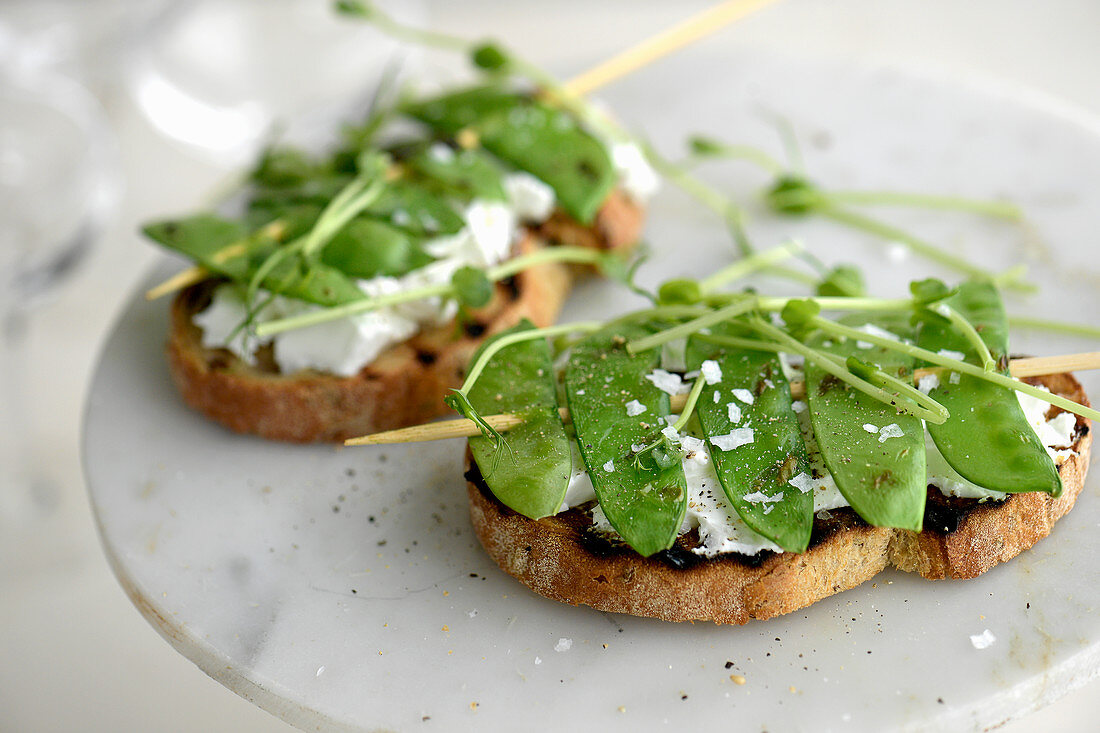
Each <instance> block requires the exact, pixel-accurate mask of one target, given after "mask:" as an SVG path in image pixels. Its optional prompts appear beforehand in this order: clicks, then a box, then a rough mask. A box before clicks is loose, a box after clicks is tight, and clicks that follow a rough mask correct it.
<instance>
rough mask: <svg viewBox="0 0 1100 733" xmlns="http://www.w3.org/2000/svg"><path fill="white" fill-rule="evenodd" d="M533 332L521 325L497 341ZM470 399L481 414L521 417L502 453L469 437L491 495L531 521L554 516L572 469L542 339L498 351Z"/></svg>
mask: <svg viewBox="0 0 1100 733" xmlns="http://www.w3.org/2000/svg"><path fill="white" fill-rule="evenodd" d="M532 329H534V324H532V323H531V322H530V321H528V320H524V321H522V322H521V323H519V324H518V325H516V326H515V327H513V328H512V329H510V330H509V331H506V332H504V333H503V334H501V336H503V335H506V334H511V333H517V332H522V331H530V330H532ZM486 345H487V344H486ZM484 348H485V345H483V346H482V349H484ZM479 354H480V351H479ZM473 361H477V357H476V356H475V358H474V360H473ZM468 399H469V402H470V404H471V405H473V407H474V408H475V409H476V410H477V411H478V412H480V413H481V414H485V415H489V414H497V413H504V412H509V413H516V414H520V415H522V416H523V417H524V421H523V423H522V424H520V425H517V426H516V427H514V428H512V429H511V430H509V431H508V433H507V434H506V435H505V441H506V447H505V448H504V449H503V451H502V450H501V448H500V447H499V446H498V445H497V444H496V443H494V441H492V440H490V439H489V438H486V437H481V436H479V437H475V438H470V443H469V445H470V452H471V453H472V454H473V457H474V461H476V462H477V465H478V468H479V469H480V470H481V475H482V477H483V478H484V479H485V483H486V485H487V486H488V487H489V489H490V490H491V491H492V492H493V495H494V496H496V498H497V499H499V500H500V502H501V503H503V504H504V505H506V506H507V507H509V508H510V509H512V510H513V511H516V512H518V513H520V514H522V515H524V516H525V517H530V518H531V519H539V518H541V517H545V516H549V515H551V514H554V513H555V512H557V510H558V508H559V507H560V506H561V503H562V500H563V499H564V498H565V492H566V489H567V488H568V487H569V475H570V470H571V468H572V464H571V457H570V449H569V436H568V434H567V433H566V431H565V427H564V426H563V425H562V420H561V415H560V414H559V413H558V400H557V390H556V387H555V384H554V367H553V362H552V360H551V356H550V348H549V346H548V345H547V343H546V339H543V338H538V339H532V340H528V341H521V342H518V343H515V344H511V345H509V346H505V347H504V348H503V349H501V350H500V351H499V352H497V353H496V354H495V355H494V356H493V358H491V359H490V360H489V363H488V365H487V366H486V368H485V370H484V371H483V372H482V373H481V376H480V377H479V378H478V380H477V381H476V382H475V383H474V385H473V387H472V388H471V389H470V393H469V397H468Z"/></svg>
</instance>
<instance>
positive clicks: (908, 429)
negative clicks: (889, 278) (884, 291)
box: [806, 314, 926, 530]
mask: <svg viewBox="0 0 1100 733" xmlns="http://www.w3.org/2000/svg"><path fill="white" fill-rule="evenodd" d="M841 323H844V324H845V325H848V326H853V327H856V328H858V327H860V326H862V325H864V324H867V323H873V324H874V325H876V326H878V327H880V328H886V329H888V330H889V331H891V332H893V333H894V334H896V335H898V336H901V337H904V336H906V335H907V334H908V332H909V327H908V323H907V321H906V320H905V319H904V318H901V317H894V318H889V317H884V316H875V317H873V316H870V315H866V314H852V315H850V316H847V317H845V318H843V319H841ZM864 345H866V344H864ZM809 346H811V347H812V348H815V349H819V350H821V351H825V352H827V353H830V354H834V355H836V356H838V357H840V358H841V359H842V360H844V359H847V358H848V357H849V356H856V357H858V358H860V359H862V360H863V361H866V362H871V363H873V364H876V365H877V366H878V367H880V368H881V369H882V370H883V371H885V372H887V373H888V374H892V375H894V376H897V377H906V378H908V377H909V376H910V375H912V373H913V359H912V358H911V357H908V356H905V355H904V354H900V353H898V352H896V351H891V350H888V349H885V348H880V347H871V348H866V349H865V348H860V344H859V342H858V341H856V340H853V339H848V340H845V341H839V340H837V339H836V338H835V337H830V336H828V335H827V334H823V333H818V334H815V335H814V336H812V337H811V338H810V340H809ZM806 400H807V402H808V404H809V410H810V421H811V423H812V424H813V428H814V435H815V437H816V438H817V442H818V445H819V447H820V448H821V454H822V457H823V458H824V460H825V465H826V466H827V467H828V469H829V472H830V473H831V474H832V475H833V479H834V480H835V481H836V485H837V488H839V489H840V493H841V494H843V495H844V498H845V499H847V500H848V503H849V504H851V505H852V508H853V509H855V510H856V512H857V513H858V514H859V515H860V516H861V517H863V519H865V520H866V521H867V522H868V523H870V524H873V525H876V526H879V527H899V528H901V529H912V530H919V529H920V528H921V523H922V521H923V518H924V501H925V496H926V482H925V480H926V475H925V454H924V428H923V427H922V425H921V421H920V419H918V418H916V417H913V416H912V415H906V414H899V413H897V412H896V411H895V410H894V409H893V408H891V407H890V406H889V405H886V404H885V403H883V402H880V401H879V400H876V399H875V398H873V397H870V396H868V395H866V394H864V393H862V392H860V391H858V390H855V389H852V388H851V387H849V386H848V385H847V384H845V383H844V382H843V381H841V380H839V379H837V378H836V377H834V376H832V375H830V374H829V373H828V372H826V371H825V370H823V369H821V368H820V367H819V366H816V365H815V364H813V363H812V362H811V361H810V360H807V362H806Z"/></svg>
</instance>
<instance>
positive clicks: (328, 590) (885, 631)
mask: <svg viewBox="0 0 1100 733" xmlns="http://www.w3.org/2000/svg"><path fill="white" fill-rule="evenodd" d="M684 80H690V82H685V81H684ZM606 99H607V101H608V102H609V103H610V104H611V105H612V106H613V108H614V109H616V110H617V112H618V114H620V116H621V117H622V118H623V119H624V120H626V121H627V122H629V123H630V124H632V125H636V126H638V127H639V128H644V129H646V130H647V131H648V132H649V134H650V135H651V136H652V137H653V138H654V139H656V140H658V141H661V142H662V143H663V145H662V147H664V148H665V149H666V150H668V151H669V152H670V153H671V152H675V150H676V149H677V146H678V145H679V141H680V140H683V139H684V136H685V135H686V134H687V133H690V132H693V131H697V130H701V131H705V132H708V133H711V134H717V135H721V136H723V137H725V138H727V139H730V140H735V141H743V142H750V143H754V144H759V145H761V146H763V147H765V148H767V149H769V150H771V151H773V152H774V153H776V154H777V155H780V154H782V147H781V145H780V143H779V136H778V135H777V133H776V127H775V122H774V121H775V119H776V117H777V116H780V117H782V118H784V119H786V120H787V121H789V122H790V123H791V125H793V128H794V129H795V131H796V132H797V135H798V138H799V140H800V141H801V143H802V145H801V148H802V149H801V154H802V157H803V158H804V159H805V164H806V167H807V170H808V172H809V174H810V175H811V176H813V177H815V178H816V179H817V180H819V181H822V182H825V183H827V184H829V185H831V186H834V187H838V188H874V189H906V190H914V191H925V192H934V193H956V194H961V195H972V196H984V197H988V196H1007V197H1011V198H1012V199H1013V200H1015V201H1017V202H1019V203H1020V204H1022V205H1023V206H1024V208H1025V209H1026V211H1027V213H1028V216H1029V224H1028V226H1026V227H1018V226H1011V225H1006V224H1002V223H995V222H989V221H985V220H981V219H977V218H974V217H971V216H965V215H956V214H929V213H914V212H908V211H901V210H891V209H883V210H882V211H881V212H879V213H880V215H881V216H883V217H885V218H888V219H890V220H891V221H894V222H896V223H898V224H900V225H903V226H905V227H907V228H909V229H910V230H912V231H913V232H915V233H920V234H922V235H924V236H926V237H928V238H931V239H934V240H936V241H938V242H941V243H943V244H945V245H947V246H950V247H951V248H952V249H953V250H954V251H956V252H960V253H963V254H965V255H966V256H968V257H971V258H974V259H980V260H982V261H983V262H986V263H987V264H989V265H991V266H994V267H1000V266H1004V265H1007V264H1009V263H1011V262H1015V261H1018V260H1021V259H1024V260H1027V261H1029V262H1031V263H1032V265H1033V274H1034V276H1035V279H1036V280H1037V281H1038V282H1040V283H1041V284H1042V285H1043V293H1042V294H1041V295H1040V296H1038V297H1035V298H1031V299H1013V300H1012V302H1011V303H1010V310H1013V311H1015V312H1026V313H1029V314H1037V315H1047V316H1050V317H1064V318H1072V319H1076V320H1079V321H1084V322H1089V323H1096V321H1097V318H1096V313H1097V312H1100V296H1098V295H1097V292H1100V291H1098V288H1097V286H1098V284H1100V266H1098V265H1097V262H1096V259H1095V252H1096V249H1095V247H1096V245H1095V238H1096V232H1097V218H1096V215H1095V213H1094V212H1096V211H1100V176H1097V175H1096V171H1100V137H1098V136H1097V130H1098V129H1100V128H1098V127H1096V126H1095V125H1093V124H1092V123H1091V122H1089V121H1088V120H1086V119H1084V118H1083V117H1074V116H1073V115H1071V114H1069V113H1068V112H1066V111H1065V110H1060V109H1057V108H1055V107H1052V106H1050V105H1047V104H1043V103H1040V102H1038V101H1036V99H1035V98H1032V97H1028V98H1026V99H1025V98H1024V97H1023V95H1021V94H1019V93H1017V92H1016V91H1014V90H995V89H994V90H991V89H989V88H986V87H983V88H978V87H974V86H971V85H967V84H964V83H958V82H956V81H953V80H944V79H933V78H924V77H921V76H916V75H912V74H910V73H902V72H898V71H895V70H888V69H873V68H856V67H851V66H842V65H836V64H831V63H825V62H821V61H811V60H796V59H783V58H761V57H760V56H751V57H750V56H746V55H743V54H741V53H740V52H738V51H736V50H727V51H724V52H722V53H721V54H720V55H717V56H710V57H707V56H705V55H700V54H698V53H696V54H689V55H684V56H680V57H676V58H674V59H671V60H669V61H667V62H665V63H664V64H662V65H660V66H655V67H653V68H651V69H649V70H647V71H645V72H644V73H642V74H639V75H638V76H636V77H634V78H631V79H628V80H626V81H624V82H622V83H621V84H620V85H618V86H616V87H615V88H614V89H613V90H611V91H609V92H608V93H607V94H606ZM700 173H701V175H704V176H706V177H708V178H710V179H711V180H713V181H714V182H716V183H719V184H721V185H723V186H725V187H727V188H728V189H729V190H730V191H732V192H735V193H737V194H738V195H740V196H746V197H748V196H751V195H752V193H753V192H754V191H756V190H758V189H759V188H760V187H761V186H763V185H764V184H765V183H766V182H767V179H766V178H765V177H764V176H763V175H762V174H761V173H760V172H759V171H756V170H753V169H751V168H750V167H749V166H747V165H746V164H735V163H731V164H709V165H708V166H706V167H704V168H702V169H700ZM752 231H753V234H754V237H755V239H756V241H757V242H758V243H759V244H760V245H761V246H765V245H770V244H773V243H776V242H778V241H780V240H781V238H782V237H784V236H787V235H792V234H794V235H798V236H800V237H802V238H803V239H805V241H806V242H807V243H808V244H810V245H811V247H812V248H813V249H814V251H815V252H817V253H818V255H819V256H820V257H822V258H823V259H825V260H826V261H830V262H833V261H840V260H845V259H846V260H850V261H858V262H860V263H861V264H863V265H864V266H865V267H866V269H867V271H868V273H869V275H870V282H871V285H872V290H873V291H874V292H875V293H877V294H881V295H890V294H897V293H898V292H899V291H901V289H902V288H904V284H905V282H906V280H907V279H909V278H910V277H913V276H915V275H917V274H920V273H935V274H943V273H942V271H940V270H938V269H937V268H935V267H932V266H929V265H926V264H925V263H923V262H921V261H920V260H916V259H913V258H912V257H909V258H902V259H900V260H899V258H897V257H895V256H890V254H889V253H890V252H891V250H890V248H888V247H885V246H883V245H882V244H881V243H877V242H875V241H874V240H872V239H869V238H866V237H862V236H858V235H851V234H848V233H846V232H844V231H843V230H840V229H838V228H836V227H834V226H831V225H828V224H825V223H821V222H816V221H813V220H786V221H773V220H770V219H768V218H767V217H765V216H757V217H756V218H755V219H754V222H753V228H752ZM649 239H650V241H651V242H652V243H653V245H654V257H653V260H652V261H651V263H650V264H648V265H647V266H646V267H645V268H644V269H643V271H642V275H641V278H642V280H643V281H645V282H647V283H650V284H651V283H654V282H656V281H658V280H659V279H662V278H663V277H667V276H669V275H672V274H678V273H683V274H690V275H701V274H705V273H707V272H710V271H712V270H713V269H714V268H716V267H718V266H720V265H721V264H722V263H725V262H727V261H729V257H730V251H731V249H730V244H729V242H728V240H727V238H726V237H725V235H724V234H723V233H722V230H721V227H720V226H719V223H718V222H717V221H715V219H714V217H712V215H711V214H710V213H709V212H707V211H705V210H700V209H699V208H698V207H696V206H694V205H693V204H692V203H691V202H690V201H689V200H688V199H687V198H686V197H684V196H683V195H681V194H679V193H678V192H676V191H666V192H664V193H663V194H662V195H661V196H660V197H659V198H658V200H657V201H655V202H654V204H653V206H652V209H651V225H650V228H649ZM894 254H896V252H895V253H894ZM174 267H176V265H175V264H172V263H169V262H167V261H166V262H165V263H164V265H163V266H162V267H161V268H160V269H159V270H158V272H157V273H153V274H152V275H151V279H156V278H159V277H160V276H162V275H163V274H164V273H165V272H169V271H171V270H172V269H173V268H174ZM761 287H766V288H770V287H771V285H770V284H762V285H761ZM636 304H637V302H636V301H635V300H633V299H632V298H630V297H625V296H624V295H623V294H622V292H621V291H620V290H618V289H616V288H614V287H612V286H609V285H607V284H604V283H599V282H595V281H593V282H588V283H586V284H584V285H583V286H582V287H581V288H580V289H579V290H578V291H577V293H576V296H575V297H574V299H573V300H572V301H571V303H570V304H569V306H568V309H567V313H566V317H567V318H580V317H591V316H599V315H601V314H608V313H612V312H617V311H622V310H626V309H628V308H630V307H632V306H634V305H636ZM166 311H167V306H166V304H165V303H163V302H158V303H153V304H147V303H145V302H143V301H142V300H141V299H140V298H139V297H137V296H135V297H134V299H133V301H132V302H131V303H130V305H129V307H128V308H127V309H126V310H125V312H124V313H123V315H122V316H121V318H120V320H119V322H118V325H117V328H116V329H115V331H114V333H113V335H112V336H111V337H110V340H109V341H108V343H107V344H106V347H105V349H104V351H103V354H102V357H101V361H100V364H99V367H98V370H97V372H96V375H95V378H94V381H93V383H92V386H91V390H90V397H89V400H88V404H87V411H86V416H85V433H84V452H85V467H86V472H87V478H88V485H89V490H90V493H91V500H92V505H93V507H94V511H95V516H96V519H97V521H98V523H99V527H100V531H101V535H102V538H103V545H104V548H105V551H106V554H107V556H108V558H109V559H110V562H111V563H112V565H113V567H114V570H115V572H116V574H117V576H118V578H119V581H120V582H121V584H122V586H123V587H124V589H125V591H126V592H127V594H129V596H130V597H131V599H132V600H133V602H134V603H135V605H137V607H138V608H139V609H140V610H141V612H142V613H143V614H144V615H145V616H146V618H147V619H148V620H149V622H150V623H151V624H152V625H153V626H155V627H156V628H157V630H158V631H159V632H160V633H161V634H162V635H163V636H164V637H165V638H166V639H167V640H168V641H169V642H170V643H171V644H172V645H173V646H174V647H175V648H176V649H178V650H179V651H180V652H181V653H182V654H184V655H185V656H187V657H188V658H189V659H191V660H192V661H194V662H195V663H196V664H197V665H199V666H200V667H201V668H202V669H204V670H205V671H206V672H207V673H209V674H210V675H211V676H213V677H214V678H216V679H218V680H219V681H221V682H222V683H224V684H225V685H227V686H228V687H230V688H231V689H233V690H234V691H236V692H237V693H239V694H240V695H242V696H244V697H246V698H248V699H249V700H252V701H253V702H255V703H256V704H258V705H260V706H262V707H263V708H265V709H267V710H269V711H271V712H273V713H274V714H276V715H278V716H280V717H282V718H283V719H285V720H287V721H289V722H291V723H293V724H295V725H298V726H301V727H303V728H309V729H315V728H316V729H329V730H391V729H394V730H406V731H407V730H425V731H427V730H439V731H449V730H455V729H456V728H457V729H467V728H474V727H478V728H484V729H487V730H508V729H511V730H516V729H523V730H559V729H568V728H580V729H585V730H594V729H601V730H606V731H619V730H623V731H625V730H635V729H638V728H639V727H642V728H644V729H652V730H664V729H667V730H686V729H700V728H703V727H708V728H713V727H714V726H724V727H730V726H732V727H735V728H737V729H740V730H758V729H767V730H810V729H812V730H815V731H830V730H838V731H848V730H851V731H865V730H867V731H869V730H943V729H957V730H971V729H973V730H979V729H982V728H984V727H986V726H990V725H995V724H997V723H1000V722H1002V721H1005V720H1009V719H1012V718H1014V717H1017V716H1019V715H1021V714H1023V713H1025V712H1026V711H1028V710H1030V709H1033V708H1035V707H1037V706H1039V705H1042V704H1043V703H1045V702H1048V701H1050V700H1052V699H1054V698H1056V697H1058V696H1059V695H1061V694H1062V693H1064V692H1065V691H1067V690H1068V689H1071V688H1073V687H1075V686H1077V685H1081V684H1084V682H1086V681H1087V680H1089V679H1090V678H1092V677H1093V676H1094V675H1095V674H1096V673H1097V670H1098V668H1100V665H1098V661H1100V659H1098V658H1100V615H1098V614H1097V613H1096V608H1097V605H1098V602H1100V586H1098V585H1097V584H1096V583H1093V582H1091V579H1092V578H1093V577H1094V566H1093V563H1094V557H1095V554H1096V551H1097V549H1098V545H1097V540H1096V528H1097V526H1098V524H1100V502H1098V501H1097V499H1098V497H1097V485H1098V484H1097V478H1096V477H1095V476H1094V477H1092V478H1091V479H1090V481H1089V483H1088V486H1087V487H1086V489H1085V491H1084V494H1083V496H1082V499H1081V501H1080V502H1079V505H1078V507H1077V508H1076V510H1075V511H1074V512H1073V513H1072V514H1070V515H1069V516H1068V517H1067V518H1065V519H1064V520H1062V521H1061V522H1060V523H1059V524H1058V526H1057V528H1056V529H1055V531H1054V534H1053V535H1052V536H1051V537H1050V538H1049V539H1047V540H1045V541H1043V542H1041V543H1040V544H1039V545H1038V546H1037V547H1035V548H1034V549H1033V550H1032V551H1030V552H1028V553H1026V554H1025V555H1024V556H1022V557H1020V558H1019V559H1017V560H1016V561H1014V562H1012V563H1010V564H1008V565H1006V566H1003V567H999V568H996V569H994V570H993V571H991V572H989V573H987V574H986V575H984V576H983V577H981V578H979V579H976V580H972V581H966V582H946V581H945V582H936V583H930V582H927V581H923V580H921V579H919V578H913V577H909V576H906V575H903V574H899V573H886V574H883V575H881V576H880V577H879V578H878V579H877V582H874V583H867V584H865V585H863V586H861V587H859V588H856V589H854V590H851V591H848V592H846V593H842V594H840V595H838V596H835V597H833V598H830V599H828V600H825V601H822V602H821V603H818V604H817V605H815V606H813V607H811V608H809V609H807V610H805V611H802V612H798V613H794V614H791V615H789V616H787V617H784V618H779V619H776V620H772V621H768V622H760V623H753V624H751V625H748V626H746V627H741V628H736V627H719V626H714V625H711V624H703V623H700V624H679V625H674V624H666V623H661V622H657V621H651V620H646V619H638V618H631V617H625V616H617V615H612V614H603V613H598V612H595V611H591V610H588V609H585V608H574V607H570V606H564V605H559V604H556V603H553V602H550V601H547V600H544V599H542V598H541V597H538V596H536V595H534V594H532V593H531V592H529V591H528V590H527V589H526V588H524V587H522V586H519V585H518V584H516V583H515V582H513V581H512V580H511V579H510V578H509V577H507V576H505V575H504V574H503V573H502V572H500V571H499V570H498V569H497V568H496V567H495V566H494V565H493V564H492V563H491V562H490V561H489V560H488V559H487V558H486V557H485V555H484V554H483V553H482V552H481V550H480V547H479V546H478V544H477V541H476V539H475V538H474V537H473V535H472V533H471V531H470V528H469V526H468V520H467V517H466V506H465V499H464V494H463V480H462V477H461V470H460V458H461V452H462V446H461V445H459V444H457V443H436V444H426V445H416V446H401V447H385V448H379V449H366V448H362V449H342V448H334V447H331V446H308V447H299V446H285V445H274V444H269V443H265V442H263V441H260V440H257V439H253V438H249V437H242V436H237V435H231V434H229V433H227V432H225V431H224V430H222V429H220V428H219V427H217V426H215V425H212V424H210V423H207V422H206V421H204V420H203V419H202V418H201V417H199V416H198V415H196V414H194V413H192V412H190V411H189V410H187V409H186V408H185V407H184V406H183V405H182V404H181V403H180V400H179V399H178V397H177V395H176V392H175V390H174V389H173V387H172V385H171V383H170V381H169V378H168V376H167V372H166V369H165V366H164V359H163V356H162V344H163V341H164V334H165V329H166V322H167V314H166ZM1015 348H1016V350H1017V351H1021V352H1026V351H1030V352H1033V353H1054V352H1056V351H1059V350H1065V351H1080V350H1086V349H1089V348H1095V345H1094V344H1091V345H1090V344H1089V343H1088V342H1086V341H1082V340H1079V339H1078V340H1075V339H1071V338H1062V337H1044V336H1038V335H1035V334H1029V333H1027V332H1020V333H1019V336H1018V337H1017V340H1016V343H1015ZM1087 382H1088V384H1089V386H1090V387H1091V388H1092V389H1093V390H1094V394H1100V392H1096V391H1095V389H1096V388H1097V387H1100V382H1098V380H1097V379H1096V378H1094V377H1088V378H1087ZM986 629H988V630H990V632H991V633H992V634H993V635H994V636H995V637H996V641H995V642H994V643H993V644H992V645H991V646H989V647H988V648H985V649H980V650H979V649H976V648H975V647H974V646H973V645H972V644H971V640H970V637H971V635H977V634H981V633H983V632H984V631H985V630H986ZM731 675H741V676H743V677H744V679H745V683H744V684H743V685H738V684H735V683H734V682H733V681H732V680H731Z"/></svg>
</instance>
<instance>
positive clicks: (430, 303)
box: [360, 258, 463, 325]
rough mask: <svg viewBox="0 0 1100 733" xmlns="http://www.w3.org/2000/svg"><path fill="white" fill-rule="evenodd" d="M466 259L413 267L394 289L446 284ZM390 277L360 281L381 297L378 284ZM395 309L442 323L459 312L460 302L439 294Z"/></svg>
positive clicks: (416, 319) (408, 314)
mask: <svg viewBox="0 0 1100 733" xmlns="http://www.w3.org/2000/svg"><path fill="white" fill-rule="evenodd" d="M462 264H463V263H462V260H460V259H457V258H449V259H443V260H436V261H435V262H430V263H428V264H427V265H425V266H424V267H421V268H419V269H416V270H413V271H412V272H410V273H408V274H406V275H405V276H403V277H402V278H401V279H400V280H398V283H399V287H398V288H397V290H396V291H394V292H399V291H408V290H415V289H419V288H423V287H426V286H428V285H442V284H444V283H448V282H450V281H451V276H452V275H454V273H455V270H457V269H458V268H460V267H462ZM384 279H386V278H374V279H373V280H362V281H360V287H361V288H363V290H364V291H365V292H367V293H368V294H369V295H372V296H375V297H377V295H381V294H383V293H382V292H380V289H379V288H378V284H379V283H380V282H381V281H383V280H384ZM393 309H394V311H395V312H397V313H399V314H400V315H402V316H404V317H405V318H409V319H411V320H413V321H417V322H419V323H430V324H433V325H442V324H444V323H447V322H448V321H450V320H451V319H452V318H454V317H455V314H456V313H457V312H458V303H456V302H455V301H454V300H451V299H444V298H440V297H438V296H435V297H431V298H421V299H419V300H413V301H410V302H408V303H401V304H400V305H396V306H394V308H393Z"/></svg>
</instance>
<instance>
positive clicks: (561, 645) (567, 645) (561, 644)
mask: <svg viewBox="0 0 1100 733" xmlns="http://www.w3.org/2000/svg"><path fill="white" fill-rule="evenodd" d="M572 647H573V640H572V639H566V638H565V637H562V638H561V639H558V643H557V644H555V645H554V651H556V652H567V651H569V650H570V649H571V648H572Z"/></svg>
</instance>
